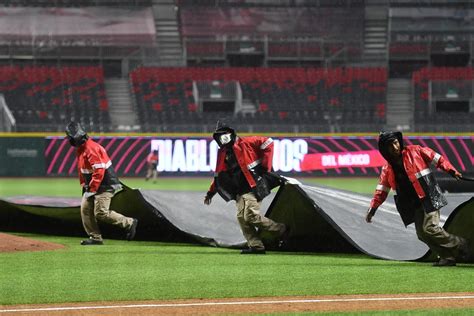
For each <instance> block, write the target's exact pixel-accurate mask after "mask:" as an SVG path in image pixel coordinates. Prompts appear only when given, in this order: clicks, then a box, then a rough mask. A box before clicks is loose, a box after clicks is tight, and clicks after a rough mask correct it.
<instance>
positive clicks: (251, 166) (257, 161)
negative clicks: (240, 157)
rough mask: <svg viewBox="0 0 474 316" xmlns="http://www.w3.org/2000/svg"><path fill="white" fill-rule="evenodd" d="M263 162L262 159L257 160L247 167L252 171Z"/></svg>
mask: <svg viewBox="0 0 474 316" xmlns="http://www.w3.org/2000/svg"><path fill="white" fill-rule="evenodd" d="M261 162H262V160H261V159H257V160H255V161H254V162H251V163H249V164H248V165H247V169H252V168H253V167H255V166H257V165H259V164H260V163H261Z"/></svg>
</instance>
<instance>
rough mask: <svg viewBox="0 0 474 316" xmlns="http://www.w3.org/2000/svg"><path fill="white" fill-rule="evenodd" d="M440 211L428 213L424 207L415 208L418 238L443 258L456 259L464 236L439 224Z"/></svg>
mask: <svg viewBox="0 0 474 316" xmlns="http://www.w3.org/2000/svg"><path fill="white" fill-rule="evenodd" d="M439 216H440V212H439V210H438V211H434V212H431V213H426V212H425V211H424V210H423V208H418V209H416V210H415V228H416V234H417V236H418V239H419V240H421V241H422V242H424V243H425V244H427V245H428V247H430V249H431V250H432V251H433V252H435V253H437V254H438V255H439V256H440V257H441V258H445V259H455V257H456V256H457V255H458V254H459V246H460V244H461V242H462V238H460V237H458V236H456V235H453V234H450V233H448V232H447V231H445V230H444V229H443V228H442V227H441V226H440V225H439Z"/></svg>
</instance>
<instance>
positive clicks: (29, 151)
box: [0, 137, 45, 177]
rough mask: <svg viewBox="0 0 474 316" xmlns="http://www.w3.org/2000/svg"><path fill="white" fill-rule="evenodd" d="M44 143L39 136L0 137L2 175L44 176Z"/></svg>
mask: <svg viewBox="0 0 474 316" xmlns="http://www.w3.org/2000/svg"><path fill="white" fill-rule="evenodd" d="M44 143H45V139H44V138H38V137H36V138H35V137H31V138H30V137H21V138H17V137H0V166H1V167H0V176H2V177H19V176H21V177H39V176H44V175H45V162H44V159H45V156H44Z"/></svg>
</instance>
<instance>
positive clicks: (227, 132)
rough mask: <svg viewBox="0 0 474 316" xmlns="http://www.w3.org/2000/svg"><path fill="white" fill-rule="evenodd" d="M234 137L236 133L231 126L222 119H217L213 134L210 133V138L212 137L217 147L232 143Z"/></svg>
mask: <svg viewBox="0 0 474 316" xmlns="http://www.w3.org/2000/svg"><path fill="white" fill-rule="evenodd" d="M236 137H237V135H236V134H235V130H234V129H233V128H232V127H230V126H229V125H227V124H226V123H225V122H224V121H221V120H219V121H217V124H216V130H215V131H214V134H212V138H214V140H215V141H216V143H217V145H219V147H223V146H227V145H232V144H234V142H235V139H236Z"/></svg>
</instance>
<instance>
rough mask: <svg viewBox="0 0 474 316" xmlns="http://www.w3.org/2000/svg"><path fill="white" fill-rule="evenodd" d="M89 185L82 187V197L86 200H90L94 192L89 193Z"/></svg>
mask: <svg viewBox="0 0 474 316" xmlns="http://www.w3.org/2000/svg"><path fill="white" fill-rule="evenodd" d="M89 189H90V188H89V185H88V184H85V185H84V186H83V187H82V196H84V197H85V198H86V199H88V198H90V197H91V196H93V195H95V192H89Z"/></svg>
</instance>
